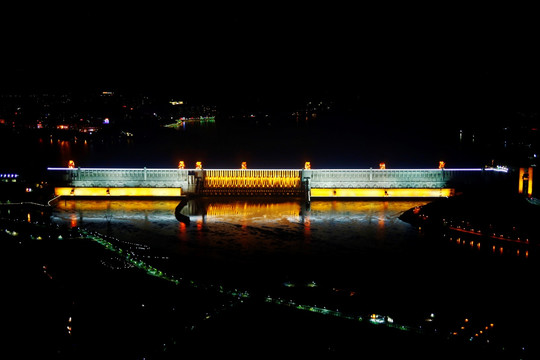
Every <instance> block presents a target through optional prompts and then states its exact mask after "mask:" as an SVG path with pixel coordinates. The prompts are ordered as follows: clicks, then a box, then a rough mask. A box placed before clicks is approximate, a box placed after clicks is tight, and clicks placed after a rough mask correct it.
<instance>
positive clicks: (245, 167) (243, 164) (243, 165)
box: [241, 161, 247, 170]
mask: <svg viewBox="0 0 540 360" xmlns="http://www.w3.org/2000/svg"><path fill="white" fill-rule="evenodd" d="M241 169H242V170H245V169H247V163H246V162H245V161H242V167H241Z"/></svg>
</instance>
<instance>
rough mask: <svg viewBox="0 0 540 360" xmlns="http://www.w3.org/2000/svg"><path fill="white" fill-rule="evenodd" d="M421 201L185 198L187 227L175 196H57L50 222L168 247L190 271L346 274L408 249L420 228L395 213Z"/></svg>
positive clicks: (330, 275)
mask: <svg viewBox="0 0 540 360" xmlns="http://www.w3.org/2000/svg"><path fill="white" fill-rule="evenodd" d="M422 204H425V201H397V202H381V201H358V202H347V201H315V202H312V204H311V209H310V210H308V209H306V208H305V206H303V205H302V204H301V203H300V202H297V201H276V202H273V201H253V200H249V201H246V200H238V201H233V200H230V201H227V200H203V201H202V202H200V201H199V202H194V201H190V203H188V205H187V206H186V207H185V208H184V209H183V210H182V213H183V214H185V215H188V216H189V217H190V220H191V223H190V224H189V225H186V224H184V223H181V222H179V221H177V219H176V218H175V215H174V210H175V208H176V206H177V205H178V202H177V201H175V200H128V201H120V200H62V201H60V202H58V204H57V206H56V208H55V211H54V214H53V221H55V222H58V223H63V224H67V225H68V226H82V227H86V228H88V229H91V230H95V231H99V232H101V233H104V234H108V235H112V236H115V237H118V238H119V239H123V240H129V241H137V242H140V243H143V244H147V245H150V246H151V247H152V248H154V249H158V250H163V251H167V252H168V253H170V254H172V255H178V256H180V257H181V258H182V259H183V261H184V262H185V264H189V267H190V269H192V270H193V271H208V270H209V269H213V268H220V269H223V271H225V270H226V271H233V272H234V271H235V269H236V273H235V274H236V275H237V274H238V272H247V273H249V271H246V270H247V269H252V270H253V271H258V272H264V273H265V274H266V275H268V274H269V273H270V272H272V273H273V274H276V276H279V274H281V275H283V274H287V275H291V274H302V275H304V276H315V275H317V274H318V276H322V275H323V274H324V276H328V277H333V276H339V277H344V276H345V277H346V276H350V275H351V273H353V272H354V273H356V272H358V271H365V270H366V269H367V268H368V267H369V264H373V263H374V262H376V261H377V259H382V258H384V257H385V256H387V255H388V254H390V256H394V257H399V256H400V254H402V253H409V252H410V251H411V244H412V248H414V247H415V245H414V244H415V240H416V239H417V238H418V231H417V230H416V229H414V228H413V227H412V226H410V225H409V224H408V223H405V222H403V221H401V220H399V218H398V217H399V216H400V215H401V213H402V212H403V211H405V210H407V209H410V208H411V207H414V206H418V205H422ZM392 254H393V255H392ZM240 269H242V270H240ZM220 272H222V270H220ZM307 274H309V275H307ZM236 275H235V276H236Z"/></svg>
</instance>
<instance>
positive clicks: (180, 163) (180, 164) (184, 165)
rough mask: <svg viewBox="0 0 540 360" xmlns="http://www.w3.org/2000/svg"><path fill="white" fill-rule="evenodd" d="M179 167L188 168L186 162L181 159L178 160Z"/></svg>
mask: <svg viewBox="0 0 540 360" xmlns="http://www.w3.org/2000/svg"><path fill="white" fill-rule="evenodd" d="M178 168H179V169H185V168H186V164H185V163H184V162H183V161H179V162H178Z"/></svg>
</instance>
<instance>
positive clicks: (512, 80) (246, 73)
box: [0, 5, 540, 113]
mask: <svg viewBox="0 0 540 360" xmlns="http://www.w3.org/2000/svg"><path fill="white" fill-rule="evenodd" d="M9 10H10V9H7V11H6V14H9V19H8V21H7V22H6V23H5V24H4V29H5V31H4V32H3V35H2V38H3V39H2V40H3V41H2V48H3V50H4V51H3V53H4V55H3V57H2V59H0V64H1V66H0V80H1V85H0V89H1V90H4V91H13V90H22V91H27V90H29V89H38V90H54V89H62V90H76V89H89V88H90V89H91V88H95V89H103V88H115V89H120V90H131V91H143V92H144V91H146V92H158V93H159V92H166V93H180V94H184V95H191V96H195V97H197V98H209V99H211V100H216V101H224V102H230V101H238V102H242V101H248V102H249V101H256V100H257V99H267V101H268V102H279V101H280V100H283V99H287V100H294V101H296V99H298V98H305V97H321V96H332V97H335V98H351V97H352V98H357V99H361V100H362V102H363V103H365V104H367V105H368V106H369V105H370V104H375V106H382V107H389V108H392V107H410V108H412V109H426V108H428V109H434V110H437V111H440V112H452V113H453V112H457V113H460V112H461V113H467V112H482V111H486V110H487V111H490V110H492V109H516V110H524V109H525V110H529V109H537V105H538V104H537V101H536V100H535V99H537V98H538V95H539V93H540V91H539V89H538V87H537V86H536V85H535V84H536V83H537V82H538V79H539V78H540V70H539V69H538V67H537V66H536V64H537V63H538V55H537V54H536V52H535V51H534V50H535V45H536V40H537V39H536V37H537V36H536V32H535V31H534V30H535V23H534V22H533V21H532V19H529V16H530V15H529V14H527V12H526V9H522V10H520V11H513V9H498V8H496V7H492V8H483V9H474V8H468V9H459V8H454V9H450V8H443V7H441V8H438V7H434V8H431V9H422V8H420V7H419V8H414V7H404V8H388V9H379V8H376V7H375V6H373V7H367V6H363V7H361V8H360V9H358V8H354V9H353V8H352V7H350V8H348V7H345V6H343V7H339V6H332V7H328V8H326V7H317V6H311V7H309V8H305V9H292V8H284V7H279V6H278V5H276V6H274V7H269V6H267V7H260V8H257V7H251V8H245V7H242V8H241V7H234V6H229V7H224V8H222V7H208V8H197V7H196V6H189V7H184V6H178V7H174V6H172V7H159V6H150V7H148V8H142V7H138V6H131V7H129V8H120V9H111V8H103V7H99V6H98V5H96V6H93V7H86V8H84V9H83V10H76V11H75V10H71V9H64V11H60V10H62V9H57V8H55V7H43V8H40V6H38V7H36V8H32V9H12V10H11V11H9ZM420 10H428V11H427V12H421V13H420V12H419V11H420ZM429 10H431V11H429Z"/></svg>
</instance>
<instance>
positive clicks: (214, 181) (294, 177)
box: [204, 170, 300, 188]
mask: <svg viewBox="0 0 540 360" xmlns="http://www.w3.org/2000/svg"><path fill="white" fill-rule="evenodd" d="M204 187H205V188H279V187H287V188H297V187H300V171H298V170H206V173H205V177H204Z"/></svg>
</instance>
